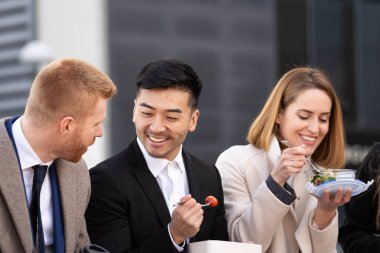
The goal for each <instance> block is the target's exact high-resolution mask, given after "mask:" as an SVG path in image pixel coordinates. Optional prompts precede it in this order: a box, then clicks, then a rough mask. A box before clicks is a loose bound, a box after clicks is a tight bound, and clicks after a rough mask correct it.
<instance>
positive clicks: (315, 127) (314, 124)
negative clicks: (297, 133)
mask: <svg viewBox="0 0 380 253" xmlns="http://www.w3.org/2000/svg"><path fill="white" fill-rule="evenodd" d="M308 129H309V131H310V132H312V133H313V134H318V132H319V122H318V119H312V120H310V122H309V126H308Z"/></svg>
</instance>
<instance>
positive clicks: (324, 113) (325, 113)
mask: <svg viewBox="0 0 380 253" xmlns="http://www.w3.org/2000/svg"><path fill="white" fill-rule="evenodd" d="M297 112H307V113H310V114H313V113H314V112H312V111H309V110H306V109H299V110H297ZM321 114H322V115H330V114H331V112H322V113H321Z"/></svg>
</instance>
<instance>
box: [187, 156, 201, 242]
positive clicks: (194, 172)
mask: <svg viewBox="0 0 380 253" xmlns="http://www.w3.org/2000/svg"><path fill="white" fill-rule="evenodd" d="M182 155H183V161H184V163H185V167H186V174H187V182H188V184H189V192H190V194H191V196H192V197H193V198H194V199H195V200H196V201H197V202H198V203H203V202H204V200H203V199H201V190H202V189H201V185H200V182H201V180H200V178H199V175H202V172H201V171H198V170H200V169H201V168H200V167H199V166H197V165H195V164H194V161H193V160H192V159H191V156H190V155H188V154H187V153H186V152H185V151H183V152H182ZM198 235H199V233H197V234H196V235H194V236H193V237H191V238H190V242H196V241H197V236H198Z"/></svg>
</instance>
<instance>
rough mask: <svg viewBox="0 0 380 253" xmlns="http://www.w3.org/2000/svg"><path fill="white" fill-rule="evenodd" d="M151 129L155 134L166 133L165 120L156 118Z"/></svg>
mask: <svg viewBox="0 0 380 253" xmlns="http://www.w3.org/2000/svg"><path fill="white" fill-rule="evenodd" d="M149 129H150V130H151V131H152V132H153V133H159V132H163V131H165V124H164V122H163V119H162V118H161V117H155V118H154V119H153V120H152V122H151V124H150V126H149Z"/></svg>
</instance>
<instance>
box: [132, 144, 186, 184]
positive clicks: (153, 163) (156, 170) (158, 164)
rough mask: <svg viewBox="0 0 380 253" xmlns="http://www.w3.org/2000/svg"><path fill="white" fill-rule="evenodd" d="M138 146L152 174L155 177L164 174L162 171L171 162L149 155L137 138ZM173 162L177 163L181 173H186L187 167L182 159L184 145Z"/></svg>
mask: <svg viewBox="0 0 380 253" xmlns="http://www.w3.org/2000/svg"><path fill="white" fill-rule="evenodd" d="M137 144H138V145H139V147H140V150H141V152H142V153H143V156H144V158H145V161H146V164H147V165H148V168H149V170H150V172H152V174H153V176H154V177H157V176H158V175H159V174H160V173H161V172H162V170H163V169H165V168H166V167H167V165H168V163H169V162H170V161H169V160H167V159H164V158H156V157H153V156H151V155H149V154H148V152H147V151H146V149H145V147H144V145H143V144H142V142H141V141H140V139H139V138H138V137H137ZM173 161H176V162H177V164H178V166H179V168H180V170H181V173H184V172H185V165H184V162H183V157H182V145H181V147H180V149H179V152H178V154H177V156H176V157H175V158H174V159H173Z"/></svg>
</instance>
